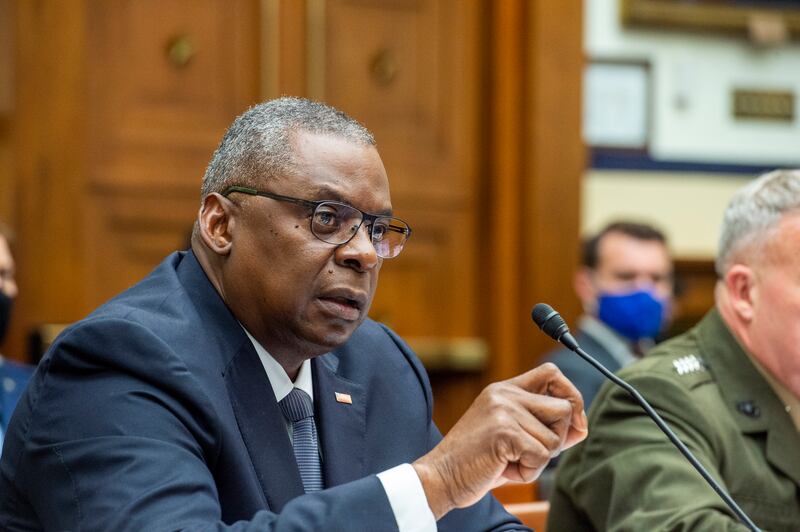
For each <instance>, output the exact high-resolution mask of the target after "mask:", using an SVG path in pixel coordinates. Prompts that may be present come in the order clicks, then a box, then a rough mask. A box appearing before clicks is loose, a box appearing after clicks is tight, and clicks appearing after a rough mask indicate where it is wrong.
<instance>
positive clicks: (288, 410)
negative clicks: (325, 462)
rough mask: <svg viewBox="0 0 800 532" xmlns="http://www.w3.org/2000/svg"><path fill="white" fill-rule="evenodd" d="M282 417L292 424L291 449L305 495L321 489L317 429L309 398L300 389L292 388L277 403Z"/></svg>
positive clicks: (312, 406)
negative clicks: (292, 449) (292, 448)
mask: <svg viewBox="0 0 800 532" xmlns="http://www.w3.org/2000/svg"><path fill="white" fill-rule="evenodd" d="M279 404H280V407H281V411H282V412H283V415H284V417H285V418H286V419H287V420H289V421H290V422H291V423H292V447H294V457H295V460H297V467H298V469H300V478H302V479H303V487H304V488H305V491H306V493H308V492H310V491H319V490H321V489H322V487H323V486H322V468H321V467H320V463H319V449H318V446H317V428H316V426H315V425H314V405H313V403H312V402H311V397H309V396H308V394H307V393H306V392H304V391H303V390H301V389H300V388H292V391H291V392H289V395H287V396H286V397H284V398H283V399H282V400H281V402H280V403H279Z"/></svg>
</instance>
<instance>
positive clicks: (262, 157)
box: [200, 97, 375, 198]
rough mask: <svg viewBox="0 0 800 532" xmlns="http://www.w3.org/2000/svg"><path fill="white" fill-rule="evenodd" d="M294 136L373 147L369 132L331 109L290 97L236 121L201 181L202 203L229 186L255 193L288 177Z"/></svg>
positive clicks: (257, 108)
mask: <svg viewBox="0 0 800 532" xmlns="http://www.w3.org/2000/svg"><path fill="white" fill-rule="evenodd" d="M297 131H307V132H309V133H316V134H323V135H334V136H337V137H341V138H344V139H346V140H349V141H352V142H355V143H358V144H364V145H370V146H374V145H375V138H374V137H373V136H372V133H370V132H369V130H367V128H365V127H364V126H363V125H361V124H360V123H358V122H357V121H356V120H354V119H353V118H351V117H349V116H347V115H346V114H345V113H343V112H342V111H339V110H338V109H334V108H333V107H330V106H329V105H325V104H323V103H319V102H314V101H311V100H306V99H304V98H292V97H283V98H278V99H276V100H271V101H268V102H264V103H261V104H258V105H255V106H253V107H251V108H250V109H248V110H247V111H245V112H244V113H243V114H241V115H240V116H239V117H237V118H236V120H234V121H233V124H231V126H230V128H228V131H227V132H226V133H225V136H223V137H222V141H221V142H220V144H219V147H218V148H217V150H216V151H215V152H214V155H213V156H212V157H211V162H209V164H208V167H207V168H206V173H205V175H204V176H203V185H202V189H201V192H200V195H201V198H205V197H206V196H207V195H209V194H211V193H212V192H219V193H221V192H223V191H224V190H225V189H226V188H228V187H229V186H231V185H246V186H251V187H257V186H258V184H259V183H261V182H263V180H264V179H267V178H271V177H276V176H278V175H281V174H283V173H286V172H288V171H290V170H291V167H292V165H293V162H294V159H293V149H292V142H291V141H292V135H293V134H294V133H295V132H297Z"/></svg>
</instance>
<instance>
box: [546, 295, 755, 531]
mask: <svg viewBox="0 0 800 532" xmlns="http://www.w3.org/2000/svg"><path fill="white" fill-rule="evenodd" d="M531 318H532V319H533V322H534V323H535V324H536V325H537V326H538V327H539V328H540V329H541V330H542V331H543V332H544V333H545V334H546V335H548V336H549V337H550V338H552V339H554V340H555V341H557V342H561V343H562V344H564V345H565V346H566V347H567V348H568V349H569V350H570V351H574V352H575V353H577V354H578V355H579V356H580V357H581V358H583V359H584V360H585V361H586V362H588V363H589V364H591V365H592V366H594V367H595V369H597V370H598V371H599V372H600V373H602V374H603V375H605V377H606V378H607V379H609V380H610V381H612V382H613V383H614V384H616V385H617V386H619V387H620V388H622V389H623V390H625V391H626V392H628V394H629V395H630V396H631V397H633V399H634V400H635V401H636V402H637V403H638V404H639V406H641V407H642V408H643V409H644V411H645V412H646V413H647V415H648V416H650V418H651V419H652V420H653V421H654V422H655V424H656V425H658V428H660V429H661V431H662V432H663V433H664V434H666V435H667V438H669V440H670V441H671V442H672V444H673V445H675V447H677V448H678V450H679V451H680V452H681V454H683V456H684V457H685V458H686V459H687V460H688V461H689V463H690V464H692V466H693V467H694V468H695V469H696V470H697V472H698V473H700V475H701V476H702V477H703V478H704V479H705V481H706V482H707V483H708V484H709V485H710V486H711V488H712V489H713V490H714V491H715V492H717V495H719V497H720V498H721V499H722V500H723V502H725V504H727V505H728V508H730V509H731V510H732V511H733V513H734V514H736V517H738V518H739V520H740V521H741V522H742V523H744V524H745V525H746V526H747V527H748V528H749V529H750V530H753V531H757V532H760V530H761V529H760V528H758V527H757V526H756V525H755V523H753V521H752V520H751V519H750V517H748V515H747V514H746V513H744V510H742V509H741V508H740V507H739V505H738V504H736V501H734V500H733V498H732V497H731V496H730V495H728V493H727V492H726V491H725V490H724V489H723V488H722V486H720V485H719V483H717V481H716V480H714V477H712V476H711V474H709V472H708V471H706V469H705V468H704V467H703V466H702V464H701V463H700V462H699V461H698V460H697V458H695V456H694V455H693V454H692V452H691V451H690V450H689V449H688V447H686V445H685V444H684V443H683V442H682V441H681V440H680V438H678V436H677V435H675V433H674V432H672V429H670V428H669V425H667V423H666V421H664V420H663V419H662V418H661V416H660V415H658V412H656V411H655V410H654V409H653V407H652V406H650V403H648V402H647V401H646V400H645V398H644V397H642V395H641V394H640V393H639V391H638V390H636V388H634V387H633V386H631V385H630V384H628V383H627V382H625V381H624V380H622V379H620V378H619V377H617V376H616V375H614V374H613V373H612V372H611V371H609V370H608V368H606V367H605V366H604V365H602V364H601V363H600V362H598V361H597V360H595V359H594V357H592V356H591V355H590V354H588V353H587V352H586V351H584V350H583V349H581V348H580V346H579V345H578V342H577V341H576V340H575V338H574V337H573V336H572V334H570V332H569V327H568V326H567V323H566V322H565V321H564V318H562V317H561V315H560V314H559V313H558V312H556V311H555V310H554V309H553V307H551V306H550V305H548V304H546V303H539V304H537V305H536V306H535V307H533V310H532V311H531Z"/></svg>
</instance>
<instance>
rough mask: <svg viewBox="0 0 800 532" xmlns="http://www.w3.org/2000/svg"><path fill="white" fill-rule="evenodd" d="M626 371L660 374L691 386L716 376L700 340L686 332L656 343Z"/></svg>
mask: <svg viewBox="0 0 800 532" xmlns="http://www.w3.org/2000/svg"><path fill="white" fill-rule="evenodd" d="M625 371H626V373H627V372H628V371H629V372H630V373H629V376H630V377H636V376H641V375H643V374H648V375H658V376H660V377H662V378H667V379H669V380H672V381H675V382H679V383H681V384H682V385H683V386H687V387H689V388H694V387H695V386H699V385H701V384H704V383H707V382H712V381H713V380H714V378H713V374H712V373H711V372H710V371H708V365H707V364H706V361H705V359H704V357H703V354H702V352H701V351H700V350H699V348H698V345H697V343H696V342H694V341H692V338H691V336H689V337H687V336H686V335H683V336H679V337H677V338H675V339H674V340H668V341H666V342H664V343H662V344H660V345H658V346H656V347H655V348H654V349H653V350H652V351H650V352H649V353H647V355H645V357H644V358H643V359H642V360H641V361H639V362H637V363H635V364H633V365H632V366H630V367H629V368H626V370H625Z"/></svg>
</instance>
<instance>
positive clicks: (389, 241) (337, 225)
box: [222, 186, 411, 259]
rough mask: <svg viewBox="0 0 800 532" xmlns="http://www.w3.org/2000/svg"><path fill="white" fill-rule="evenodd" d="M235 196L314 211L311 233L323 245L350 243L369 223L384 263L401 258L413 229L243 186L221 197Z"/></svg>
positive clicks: (350, 210) (379, 217)
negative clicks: (236, 193) (270, 201)
mask: <svg viewBox="0 0 800 532" xmlns="http://www.w3.org/2000/svg"><path fill="white" fill-rule="evenodd" d="M234 192H239V193H241V194H248V195H250V196H262V197H265V198H270V199H274V200H277V201H286V202H289V203H294V204H296V205H302V206H304V207H308V208H309V209H313V214H312V215H311V233H312V234H313V235H314V236H315V237H317V238H318V239H320V240H322V241H323V242H327V243H328V244H333V245H336V246H340V245H342V244H346V243H348V242H350V240H351V239H352V238H353V237H354V236H355V235H356V233H358V230H359V229H360V228H361V225H362V224H363V223H365V222H366V224H367V228H368V230H369V235H370V239H371V240H372V245H373V246H374V247H375V252H376V253H377V255H378V256H379V257H381V258H384V259H391V258H393V257H396V256H397V255H399V254H400V252H401V251H403V246H404V245H405V243H406V241H407V240H408V239H409V237H410V236H411V228H410V227H409V226H408V224H407V223H405V222H404V221H403V220H401V219H400V218H394V217H392V216H382V215H380V214H369V213H367V212H364V211H362V210H360V209H356V208H355V207H353V206H351V205H347V204H345V203H339V202H338V201H310V200H304V199H299V198H292V197H290V196H282V195H281V194H273V193H272V192H264V191H262V190H256V189H254V188H248V187H240V186H232V187H228V188H227V189H225V191H224V192H223V193H222V195H223V196H225V197H226V198H227V197H228V196H229V195H230V194H232V193H234Z"/></svg>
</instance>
